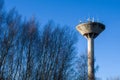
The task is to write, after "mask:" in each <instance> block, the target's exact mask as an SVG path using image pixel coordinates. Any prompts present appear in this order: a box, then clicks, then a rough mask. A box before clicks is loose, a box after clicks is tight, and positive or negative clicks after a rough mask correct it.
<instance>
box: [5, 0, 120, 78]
mask: <svg viewBox="0 0 120 80" xmlns="http://www.w3.org/2000/svg"><path fill="white" fill-rule="evenodd" d="M5 7H6V9H7V10H9V9H11V8H13V7H16V9H17V10H18V12H19V13H20V14H21V15H23V16H24V17H27V18H28V17H30V16H32V15H35V16H36V17H37V19H38V20H39V22H40V23H41V24H45V23H47V22H48V20H54V21H55V23H59V24H61V25H69V26H72V27H75V26H76V25H77V24H78V23H79V21H80V20H82V21H85V20H87V18H88V17H94V18H95V19H96V20H99V21H100V22H102V23H104V24H105V25H106V30H105V31H104V32H102V33H101V34H100V35H99V36H98V37H97V38H96V39H95V58H96V64H98V65H99V67H100V68H99V70H98V72H97V74H96V75H97V76H98V77H100V78H102V80H105V79H106V78H107V77H111V76H113V77H114V76H119V77H120V0H5ZM78 36H79V38H80V41H79V43H78V45H79V46H78V50H79V52H80V53H83V52H85V50H86V49H87V41H86V39H85V38H84V37H83V36H81V35H80V34H79V33H78Z"/></svg>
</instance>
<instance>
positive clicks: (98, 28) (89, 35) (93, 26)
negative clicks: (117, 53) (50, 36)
mask: <svg viewBox="0 0 120 80" xmlns="http://www.w3.org/2000/svg"><path fill="white" fill-rule="evenodd" d="M76 28H77V30H78V31H79V32H80V33H81V34H82V35H83V36H84V37H85V38H86V39H87V40H88V80H95V74H94V39H95V38H96V37H97V36H98V35H99V34H100V33H101V32H102V31H103V30H104V29H105V25H104V24H102V23H99V22H92V21H88V22H86V23H81V24H79V25H77V27H76Z"/></svg>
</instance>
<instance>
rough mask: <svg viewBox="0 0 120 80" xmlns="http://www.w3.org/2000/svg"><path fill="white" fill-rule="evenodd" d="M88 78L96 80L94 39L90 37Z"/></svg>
mask: <svg viewBox="0 0 120 80" xmlns="http://www.w3.org/2000/svg"><path fill="white" fill-rule="evenodd" d="M87 40H88V80H95V77H94V39H93V38H88V39H87Z"/></svg>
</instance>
